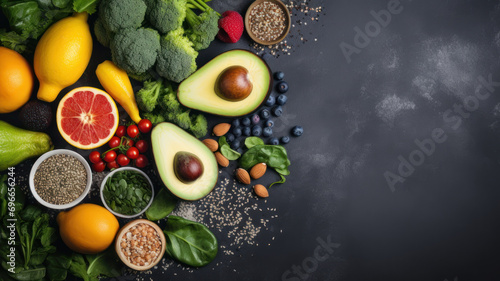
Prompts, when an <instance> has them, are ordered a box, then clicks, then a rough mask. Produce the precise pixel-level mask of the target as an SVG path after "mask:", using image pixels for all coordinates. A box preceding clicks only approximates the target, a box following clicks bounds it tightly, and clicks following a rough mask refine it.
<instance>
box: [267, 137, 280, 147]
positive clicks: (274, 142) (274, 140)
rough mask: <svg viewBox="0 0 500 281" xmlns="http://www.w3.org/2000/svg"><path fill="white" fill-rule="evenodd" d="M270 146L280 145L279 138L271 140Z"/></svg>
mask: <svg viewBox="0 0 500 281" xmlns="http://www.w3.org/2000/svg"><path fill="white" fill-rule="evenodd" d="M269 144H272V145H278V144H280V141H279V140H278V138H270V139H269Z"/></svg>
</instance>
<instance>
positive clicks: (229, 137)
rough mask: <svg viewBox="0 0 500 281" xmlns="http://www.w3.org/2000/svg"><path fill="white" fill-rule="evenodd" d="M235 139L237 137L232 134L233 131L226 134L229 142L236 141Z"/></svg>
mask: <svg viewBox="0 0 500 281" xmlns="http://www.w3.org/2000/svg"><path fill="white" fill-rule="evenodd" d="M234 139H235V137H234V135H233V134H231V133H227V134H226V141H227V142H232V141H234Z"/></svg>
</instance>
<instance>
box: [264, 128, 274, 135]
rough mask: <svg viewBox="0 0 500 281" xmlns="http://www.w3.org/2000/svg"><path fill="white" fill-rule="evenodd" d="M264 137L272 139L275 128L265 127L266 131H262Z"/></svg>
mask: <svg viewBox="0 0 500 281" xmlns="http://www.w3.org/2000/svg"><path fill="white" fill-rule="evenodd" d="M262 135H263V136H264V137H270V136H272V135H273V128H271V127H265V128H264V130H262Z"/></svg>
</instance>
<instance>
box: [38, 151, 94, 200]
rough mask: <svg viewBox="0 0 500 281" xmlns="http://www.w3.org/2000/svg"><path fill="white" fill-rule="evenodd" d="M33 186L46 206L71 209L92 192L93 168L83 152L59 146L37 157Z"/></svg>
mask: <svg viewBox="0 0 500 281" xmlns="http://www.w3.org/2000/svg"><path fill="white" fill-rule="evenodd" d="M29 185H30V190H31V193H32V194H33V197H35V199H36V200H37V201H38V202H39V203H40V204H42V205H43V206H45V207H47V208H51V209H68V208H72V207H74V206H76V205H77V204H78V203H80V202H81V201H82V200H83V199H84V198H85V197H86V196H87V194H88V193H89V191H90V186H91V185H92V171H91V170H90V166H89V164H88V163H87V161H85V159H84V158H83V157H82V156H81V155H80V154H78V153H76V152H74V151H71V150H67V149H56V150H52V151H49V152H47V153H45V154H43V155H42V156H40V157H39V158H38V160H36V162H35V164H33V167H32V168H31V172H30V176H29Z"/></svg>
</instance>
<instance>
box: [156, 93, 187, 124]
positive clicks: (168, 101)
mask: <svg viewBox="0 0 500 281" xmlns="http://www.w3.org/2000/svg"><path fill="white" fill-rule="evenodd" d="M160 106H161V107H162V108H163V110H165V112H166V113H167V114H168V113H173V114H178V113H180V112H181V111H182V108H181V104H180V103H179V101H178V100H177V97H176V95H175V93H173V92H170V93H168V94H166V95H164V96H163V98H162V100H161V101H160ZM167 119H169V120H170V118H167Z"/></svg>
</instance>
